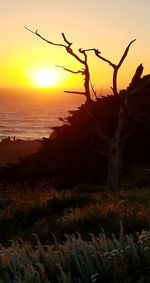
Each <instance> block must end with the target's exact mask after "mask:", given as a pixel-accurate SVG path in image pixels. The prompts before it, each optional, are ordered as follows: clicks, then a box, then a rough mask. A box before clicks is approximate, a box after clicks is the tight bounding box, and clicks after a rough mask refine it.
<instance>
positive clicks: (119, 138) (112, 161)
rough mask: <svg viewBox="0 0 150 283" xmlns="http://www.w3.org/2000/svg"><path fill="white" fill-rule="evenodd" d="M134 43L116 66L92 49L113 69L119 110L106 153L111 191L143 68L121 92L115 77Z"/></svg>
mask: <svg viewBox="0 0 150 283" xmlns="http://www.w3.org/2000/svg"><path fill="white" fill-rule="evenodd" d="M134 41H135V39H134V40H132V41H131V42H130V43H129V45H128V46H127V48H126V49H125V51H124V53H123V55H122V57H121V59H120V61H119V63H118V64H117V65H116V64H114V63H112V62H111V61H110V60H108V59H106V58H104V57H103V56H101V54H100V52H99V50H98V49H94V51H95V55H96V56H97V57H98V58H100V59H101V60H103V61H105V62H106V63H108V64H109V65H110V66H111V67H112V68H113V86H112V90H113V94H114V95H117V96H118V97H119V101H120V109H119V113H116V115H118V122H117V125H116V130H115V133H114V136H113V138H112V139H111V142H110V146H109V152H108V174H107V185H108V187H109V188H111V189H116V188H118V187H119V186H120V183H121V173H122V161H123V149H124V144H125V139H126V135H127V133H126V125H127V121H128V118H129V115H130V112H131V108H132V96H133V94H134V93H136V92H137V91H138V89H137V88H136V83H137V81H138V80H139V79H140V78H141V75H142V72H143V66H142V64H140V65H139V66H138V68H137V70H136V72H135V75H134V76H133V79H132V81H131V84H130V86H129V87H128V88H127V89H126V90H123V91H120V92H118V86H117V76H118V71H119V69H120V67H121V65H122V63H123V62H124V60H125V58H126V57H127V55H128V51H129V49H130V46H131V44H132V43H133V42H134Z"/></svg>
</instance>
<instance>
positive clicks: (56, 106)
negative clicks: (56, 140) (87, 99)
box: [0, 98, 81, 140]
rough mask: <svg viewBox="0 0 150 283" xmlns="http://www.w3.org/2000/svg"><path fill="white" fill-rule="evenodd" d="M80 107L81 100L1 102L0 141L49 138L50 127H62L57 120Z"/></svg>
mask: <svg viewBox="0 0 150 283" xmlns="http://www.w3.org/2000/svg"><path fill="white" fill-rule="evenodd" d="M80 105H81V100H80V99H79V100H78V99H77V100H75V99H73V100H71V99H70V98H69V99H67V98H66V99H64V98H62V99H59V100H58V99H56V100H55V99H53V100H49V101H42V102H41V101H40V100H37V101H32V102H31V101H16V102H14V101H9V100H8V101H3V102H2V103H1V104H0V140H2V139H3V138H6V137H8V136H10V137H11V138H13V137H14V136H15V138H16V139H23V140H34V139H42V138H43V137H49V135H50V133H51V132H52V129H51V127H53V126H58V125H62V122H61V121H60V120H59V119H58V118H64V117H67V116H68V115H69V113H68V111H69V110H73V109H76V108H77V107H79V106H80Z"/></svg>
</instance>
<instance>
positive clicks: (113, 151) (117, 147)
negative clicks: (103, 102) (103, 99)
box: [25, 27, 150, 189]
mask: <svg viewBox="0 0 150 283" xmlns="http://www.w3.org/2000/svg"><path fill="white" fill-rule="evenodd" d="M25 28H26V29H27V30H28V31H30V32H31V33H33V34H34V35H36V36H38V37H39V38H41V39H42V40H44V41H45V42H47V43H48V44H51V45H54V46H59V47H63V48H65V50H66V51H67V53H68V54H70V55H71V56H72V57H74V58H75V59H76V60H77V61H78V62H79V63H81V65H82V66H83V68H82V69H81V70H77V71H74V70H70V69H69V68H66V67H64V66H58V67H61V68H63V69H64V70H65V71H68V72H71V73H73V74H81V75H83V77H84V91H83V92H79V91H65V92H68V93H76V94H81V95H84V96H85V97H86V103H85V110H86V112H87V114H88V117H89V119H90V121H92V126H93V129H94V130H95V132H96V134H97V136H98V137H99V139H100V140H102V141H103V142H104V143H105V144H107V152H100V154H105V155H107V157H108V174H107V185H108V187H109V188H111V189H117V188H118V187H119V185H120V182H121V173H122V160H123V149H124V144H125V140H126V138H127V129H126V126H127V121H128V119H129V117H130V112H131V109H132V107H133V99H132V98H133V95H136V93H137V92H139V91H140V90H141V89H142V88H143V87H145V85H146V84H147V83H149V80H150V79H148V80H147V81H146V82H143V83H142V85H141V84H140V85H138V82H139V80H140V78H141V75H142V72H143V66H142V64H140V65H139V66H138V67H137V69H136V71H135V74H134V76H133V78H132V80H131V83H130V85H129V87H128V88H127V89H125V90H121V91H118V86H117V78H118V72H119V69H120V67H121V66H122V64H123V62H124V60H125V59H126V57H127V55H128V52H129V49H130V47H131V45H132V43H133V42H135V39H134V40H132V41H131V42H130V43H129V44H128V46H127V47H126V49H125V51H124V53H123V55H122V56H121V59H120V60H119V63H118V64H114V63H112V62H111V61H110V60H108V59H106V58H105V57H103V56H101V52H100V51H99V50H98V49H96V48H90V49H82V48H80V49H79V53H81V54H82V58H80V57H79V56H78V55H77V54H76V53H75V52H74V51H73V49H72V43H71V42H70V41H68V39H67V38H66V36H65V34H64V33H62V37H63V41H64V44H62V43H59V44H58V43H54V42H51V41H49V40H47V39H46V38H44V37H43V36H41V35H40V34H39V33H38V30H36V31H35V32H34V31H33V30H31V29H29V28H27V27H25ZM89 51H94V53H95V55H96V56H97V57H98V58H99V59H101V60H103V61H105V62H106V63H108V64H109V65H110V66H111V67H112V68H113V79H112V81H113V85H112V91H113V94H114V95H115V96H117V97H118V99H119V104H120V107H119V108H120V109H119V113H116V115H117V116H118V117H117V124H116V129H115V131H114V135H113V137H109V136H108V135H106V134H105V133H104V132H103V131H102V129H101V127H100V125H99V121H98V120H97V118H96V115H95V113H94V111H93V101H92V99H91V93H90V71H89V65H88V56H87V52H89Z"/></svg>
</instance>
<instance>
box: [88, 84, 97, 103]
mask: <svg viewBox="0 0 150 283" xmlns="http://www.w3.org/2000/svg"><path fill="white" fill-rule="evenodd" d="M90 85H91V89H92V91H93V94H94V96H95V98H96V100H97V99H98V97H97V93H96V91H95V89H94V86H93V84H92V82H91V80H90Z"/></svg>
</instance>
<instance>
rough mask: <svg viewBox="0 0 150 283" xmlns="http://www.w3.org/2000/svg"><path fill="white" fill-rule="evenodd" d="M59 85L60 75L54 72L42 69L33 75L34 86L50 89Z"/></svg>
mask: <svg viewBox="0 0 150 283" xmlns="http://www.w3.org/2000/svg"><path fill="white" fill-rule="evenodd" d="M58 83H59V74H58V73H57V72H56V71H54V70H49V69H41V70H36V71H34V73H33V84H34V85H36V86H38V87H42V88H48V87H52V86H55V85H57V84H58Z"/></svg>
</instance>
